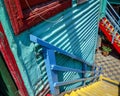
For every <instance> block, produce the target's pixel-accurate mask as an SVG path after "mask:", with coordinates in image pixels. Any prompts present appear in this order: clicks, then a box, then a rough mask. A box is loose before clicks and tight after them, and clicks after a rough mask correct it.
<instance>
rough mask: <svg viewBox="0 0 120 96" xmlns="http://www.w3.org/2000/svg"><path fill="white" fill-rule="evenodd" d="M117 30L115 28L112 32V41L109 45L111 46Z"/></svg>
mask: <svg viewBox="0 0 120 96" xmlns="http://www.w3.org/2000/svg"><path fill="white" fill-rule="evenodd" d="M117 31H118V30H117V29H116V27H115V30H114V32H113V34H112V41H111V44H113V43H114V39H115V36H116V32H117Z"/></svg>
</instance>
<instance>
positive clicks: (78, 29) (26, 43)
mask: <svg viewBox="0 0 120 96" xmlns="http://www.w3.org/2000/svg"><path fill="white" fill-rule="evenodd" d="M3 1H4V0H0V13H2V14H0V20H1V22H2V25H3V27H4V30H5V34H6V36H7V39H8V42H9V45H10V48H11V50H12V52H13V54H14V57H15V59H16V62H17V64H18V67H19V69H20V72H21V74H22V78H23V80H24V83H25V86H26V88H27V90H28V93H29V95H30V96H34V95H37V94H40V95H41V96H44V95H43V94H45V92H44V91H43V90H45V91H46V92H47V91H49V84H48V79H47V74H46V68H45V64H44V59H43V56H42V54H41V47H40V46H38V45H37V44H34V43H32V42H31V41H30V40H29V35H30V34H33V35H35V36H37V37H39V38H41V39H42V40H45V41H47V42H49V43H50V44H53V45H54V46H57V47H59V48H61V49H63V50H65V51H67V52H69V53H71V54H74V55H76V56H79V57H80V58H82V59H84V60H86V61H87V62H90V63H91V64H92V63H93V62H94V54H95V48H96V42H97V32H98V20H99V17H100V7H101V2H100V0H89V1H88V2H86V3H84V4H81V5H76V0H73V6H72V7H71V8H69V9H67V10H65V11H63V12H61V13H59V14H58V15H56V16H54V17H52V18H50V19H48V21H45V22H43V23H40V24H38V25H36V26H34V27H32V28H30V29H29V30H26V31H25V32H23V33H21V34H20V35H18V36H15V35H14V32H13V29H12V27H11V23H10V21H9V17H8V15H7V12H6V9H5V7H4V2H3ZM56 55H57V58H56V59H57V64H58V65H62V66H69V67H73V68H78V67H79V68H81V63H79V62H77V61H74V60H71V59H70V58H68V57H65V56H62V55H60V54H56ZM63 61H64V62H63ZM59 75H60V76H62V80H64V81H65V80H66V79H67V78H68V79H67V80H70V79H71V78H73V76H74V79H75V78H80V77H81V75H80V74H77V73H67V72H66V73H59ZM66 76H68V77H67V78H66ZM59 80H61V77H59ZM78 85H81V84H80V83H79V84H74V85H70V86H63V87H62V88H61V91H63V90H69V89H71V88H75V87H77V86H78Z"/></svg>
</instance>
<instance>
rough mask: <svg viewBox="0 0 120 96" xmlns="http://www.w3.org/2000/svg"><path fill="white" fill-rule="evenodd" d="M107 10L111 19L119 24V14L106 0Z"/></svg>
mask: <svg viewBox="0 0 120 96" xmlns="http://www.w3.org/2000/svg"><path fill="white" fill-rule="evenodd" d="M107 12H108V13H109V14H110V15H111V17H112V18H113V20H114V21H115V22H116V23H117V24H118V25H119V26H120V16H119V15H118V13H117V12H116V11H115V10H114V8H113V7H112V5H111V4H110V3H109V2H108V1H107Z"/></svg>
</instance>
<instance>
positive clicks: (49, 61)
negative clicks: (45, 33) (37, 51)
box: [44, 49, 60, 96]
mask: <svg viewBox="0 0 120 96" xmlns="http://www.w3.org/2000/svg"><path fill="white" fill-rule="evenodd" d="M44 51H45V53H44V59H45V64H46V70H47V75H48V80H49V84H50V90H51V93H52V95H53V96H57V95H58V94H59V93H60V92H59V87H54V84H55V82H58V76H57V72H56V71H52V70H51V65H56V59H55V53H54V50H50V49H44Z"/></svg>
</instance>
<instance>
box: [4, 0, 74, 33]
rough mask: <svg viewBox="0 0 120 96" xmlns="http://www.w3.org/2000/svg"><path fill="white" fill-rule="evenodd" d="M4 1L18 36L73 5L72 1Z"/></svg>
mask: <svg viewBox="0 0 120 96" xmlns="http://www.w3.org/2000/svg"><path fill="white" fill-rule="evenodd" d="M4 1H5V5H6V7H7V11H8V14H9V17H10V20H11V23H12V26H13V29H14V32H15V34H16V35H17V34H19V33H20V32H22V31H24V30H25V29H28V28H30V27H32V26H34V25H35V24H37V23H39V22H42V21H44V20H45V19H48V18H50V17H52V16H54V15H56V14H57V13H59V12H61V11H63V10H65V9H66V8H69V7H70V6H71V5H72V0H4Z"/></svg>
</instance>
